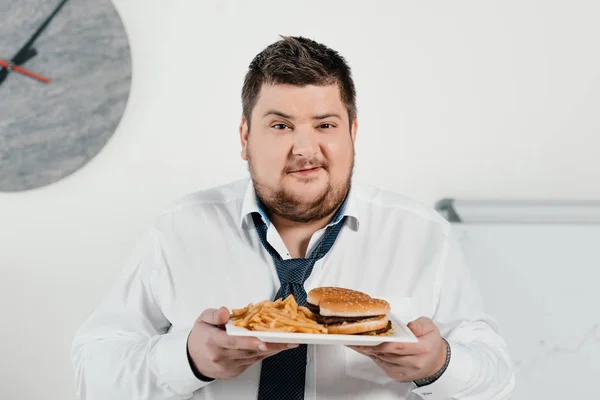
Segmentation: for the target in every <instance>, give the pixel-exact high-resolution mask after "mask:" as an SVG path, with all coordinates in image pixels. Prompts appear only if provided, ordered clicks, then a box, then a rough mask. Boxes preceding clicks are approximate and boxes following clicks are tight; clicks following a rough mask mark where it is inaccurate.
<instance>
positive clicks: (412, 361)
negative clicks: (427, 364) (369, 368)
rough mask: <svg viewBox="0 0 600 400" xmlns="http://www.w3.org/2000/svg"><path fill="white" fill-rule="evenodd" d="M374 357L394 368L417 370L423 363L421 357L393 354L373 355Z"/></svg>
mask: <svg viewBox="0 0 600 400" xmlns="http://www.w3.org/2000/svg"><path fill="white" fill-rule="evenodd" d="M374 356H375V357H377V358H378V359H379V360H381V361H385V362H386V363H388V364H390V365H395V366H396V367H398V366H401V367H406V368H418V367H419V366H420V365H421V364H422V363H423V357H422V356H398V355H395V354H374Z"/></svg>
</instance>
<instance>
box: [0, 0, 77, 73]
mask: <svg viewBox="0 0 600 400" xmlns="http://www.w3.org/2000/svg"><path fill="white" fill-rule="evenodd" d="M67 1H69V0H62V1H61V2H60V3H59V4H58V5H57V6H56V8H55V9H54V10H53V11H52V13H50V15H48V17H47V18H46V19H45V20H44V22H43V23H42V24H41V25H40V26H39V28H38V29H37V30H36V31H35V32H34V33H33V35H31V37H30V38H29V40H27V43H25V44H24V45H23V47H21V48H20V49H19V51H18V52H17V54H15V55H14V57H13V58H12V59H11V60H10V61H11V62H12V63H15V64H23V62H17V61H19V60H20V59H22V58H23V57H25V56H26V55H27V54H28V53H29V50H30V47H31V45H32V44H33V42H34V41H35V40H36V39H37V38H38V36H40V35H41V33H42V32H43V31H44V29H46V27H47V26H48V24H50V22H51V21H52V19H53V18H54V17H55V16H56V14H58V12H59V11H60V9H61V8H62V7H63V6H64V5H65V3H66V2H67ZM31 57H32V56H30V57H29V58H31ZM8 72H9V71H8V70H7V69H6V68H1V69H0V84H2V82H3V81H4V80H5V79H6V76H7V75H8Z"/></svg>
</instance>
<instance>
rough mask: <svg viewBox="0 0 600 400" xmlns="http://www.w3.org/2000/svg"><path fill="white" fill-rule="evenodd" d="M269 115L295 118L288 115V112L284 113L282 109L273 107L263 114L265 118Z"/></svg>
mask: <svg viewBox="0 0 600 400" xmlns="http://www.w3.org/2000/svg"><path fill="white" fill-rule="evenodd" d="M269 115H277V116H279V117H282V118H287V119H294V117H292V116H291V115H288V114H286V113H284V112H281V111H277V110H272V109H271V110H269V111H267V112H266V113H265V114H264V115H263V118H264V117H268V116H269Z"/></svg>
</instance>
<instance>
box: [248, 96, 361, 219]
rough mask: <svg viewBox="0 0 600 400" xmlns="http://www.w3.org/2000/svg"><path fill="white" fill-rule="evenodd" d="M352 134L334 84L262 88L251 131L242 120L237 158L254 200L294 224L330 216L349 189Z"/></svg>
mask: <svg viewBox="0 0 600 400" xmlns="http://www.w3.org/2000/svg"><path fill="white" fill-rule="evenodd" d="M350 124H352V126H350ZM356 130H357V122H356V121H352V122H350V121H349V120H348V112H347V110H346V107H345V106H344V103H342V100H341V97H340V91H339V87H338V85H335V84H334V85H330V86H303V87H300V86H294V85H263V87H262V88H261V91H260V94H259V96H258V100H257V102H256V105H255V107H254V109H253V111H252V115H251V124H250V131H249V130H248V121H246V120H245V119H244V118H242V123H241V125H240V138H241V142H242V158H243V159H244V160H247V161H248V166H249V170H250V175H251V177H252V181H253V183H254V187H255V190H256V193H257V195H258V197H259V198H260V199H261V201H262V202H263V203H264V204H265V205H266V206H267V207H268V208H269V210H270V211H271V212H272V213H275V214H277V215H279V216H281V217H283V218H286V219H289V220H292V221H297V222H309V221H315V220H319V219H322V218H325V217H326V216H328V215H329V214H331V213H332V212H334V211H335V210H336V208H337V207H339V206H340V204H341V203H342V201H343V200H344V198H345V196H346V194H347V192H348V190H349V188H350V180H351V176H352V169H353V166H354V141H355V138H356Z"/></svg>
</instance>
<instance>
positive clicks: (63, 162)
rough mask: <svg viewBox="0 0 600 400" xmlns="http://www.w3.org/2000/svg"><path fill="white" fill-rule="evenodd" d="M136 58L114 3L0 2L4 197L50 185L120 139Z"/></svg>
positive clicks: (98, 0)
mask: <svg viewBox="0 0 600 400" xmlns="http://www.w3.org/2000/svg"><path fill="white" fill-rule="evenodd" d="M130 85H131V56H130V50H129V42H128V40H127V35H126V32H125V29H124V26H123V24H122V21H121V19H120V17H119V15H118V13H117V11H116V9H115V7H114V5H113V3H112V1H111V0H15V1H1V2H0V191H5V192H14V191H24V190H30V189H34V188H39V187H42V186H46V185H49V184H51V183H54V182H56V181H58V180H60V179H63V178H65V177H67V176H69V175H71V174H72V173H74V172H75V171H77V170H78V169H79V168H81V167H83V166H84V165H86V164H87V163H88V162H89V161H90V160H91V159H92V158H93V157H95V156H96V155H97V154H98V153H99V152H100V150H101V149H102V148H103V147H104V146H105V145H106V143H107V142H108V140H109V139H110V137H111V136H112V135H113V133H114V132H115V129H116V128H117V126H118V124H119V122H120V120H121V118H122V116H123V113H124V111H125V105H126V103H127V99H128V97H129V90H130Z"/></svg>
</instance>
